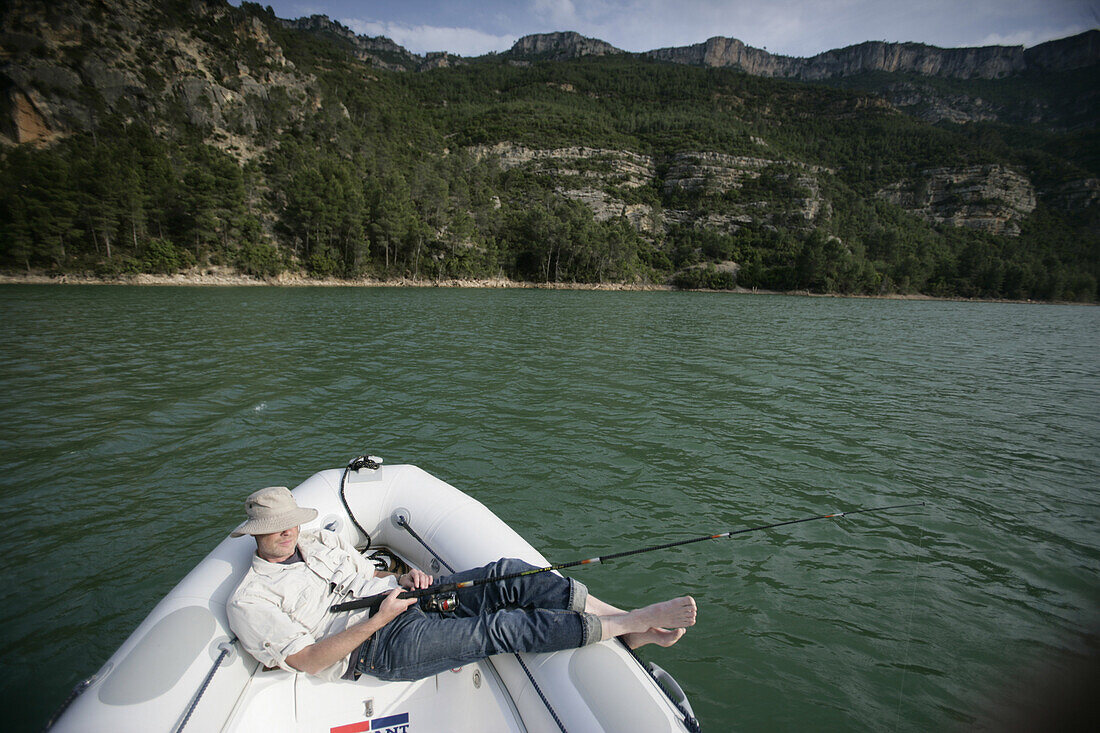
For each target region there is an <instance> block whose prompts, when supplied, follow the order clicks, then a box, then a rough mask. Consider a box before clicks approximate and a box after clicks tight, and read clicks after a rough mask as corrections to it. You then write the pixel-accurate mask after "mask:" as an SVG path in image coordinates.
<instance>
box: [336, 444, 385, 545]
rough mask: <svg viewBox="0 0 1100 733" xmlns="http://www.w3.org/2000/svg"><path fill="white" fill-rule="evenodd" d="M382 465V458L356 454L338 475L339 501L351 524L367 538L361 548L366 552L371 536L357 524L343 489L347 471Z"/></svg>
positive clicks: (376, 467) (346, 479) (373, 468)
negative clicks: (342, 473)
mask: <svg viewBox="0 0 1100 733" xmlns="http://www.w3.org/2000/svg"><path fill="white" fill-rule="evenodd" d="M381 467H382V459H381V458H376V457H374V456H357V457H355V458H352V459H351V460H350V461H348V465H347V466H346V467H345V468H344V475H343V476H341V477H340V501H341V502H343V504H344V511H346V512H347V513H348V517H350V518H351V522H352V524H354V525H355V526H356V527H357V528H358V529H359V531H360V532H362V533H363V536H364V537H366V538H367V546H366V547H364V548H363V551H364V552H366V551H367V550H369V549H370V543H371V538H370V534H369V533H368V532H367V530H365V529H363V525H361V524H359V520H358V519H356V518H355V513H354V512H353V511H352V510H351V507H350V506H348V498H347V497H346V496H345V495H344V490H345V489H346V488H347V486H348V473H349V472H351V471H358V470H359V469H360V468H367V469H370V470H371V471H376V470H378V469H379V468H381Z"/></svg>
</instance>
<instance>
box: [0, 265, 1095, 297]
mask: <svg viewBox="0 0 1100 733" xmlns="http://www.w3.org/2000/svg"><path fill="white" fill-rule="evenodd" d="M0 285H148V286H176V287H340V288H469V289H483V290H495V289H514V290H595V291H609V292H696V293H732V294H737V295H793V296H803V297H810V298H858V299H866V300H916V301H934V302H949V303H1017V304H1023V305H1092V306H1095V305H1100V304H1098V303H1079V302H1073V301H1056V300H1053V301H1052V300H1011V299H1005V298H964V297H946V296H934V295H923V294H919V293H918V294H903V293H890V294H886V295H867V294H858V293H847V294H846V293H811V292H809V291H808V290H788V291H784V290H762V289H750V288H734V289H732V290H693V289H682V288H674V287H672V286H671V285H658V284H655V283H561V282H553V283H551V282H530V281H523V280H512V279H510V278H506V277H501V278H446V279H442V280H413V279H411V278H395V279H392V280H380V279H377V278H369V277H365V278H359V279H355V280H347V279H342V278H323V279H317V278H312V277H307V276H305V275H300V274H292V273H287V272H283V273H280V274H279V275H277V276H275V277H268V278H263V277H253V276H251V275H243V274H241V273H238V272H235V271H232V270H231V269H230V268H224V269H223V268H216V269H213V270H211V269H210V268H208V269H207V271H205V272H197V271H192V272H186V273H175V274H172V275H155V274H151V273H140V274H137V275H127V276H119V277H98V276H94V275H73V274H62V275H49V274H46V273H43V272H38V273H34V272H32V273H12V272H0Z"/></svg>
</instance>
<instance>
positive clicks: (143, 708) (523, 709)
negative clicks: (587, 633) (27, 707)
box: [51, 457, 699, 733]
mask: <svg viewBox="0 0 1100 733" xmlns="http://www.w3.org/2000/svg"><path fill="white" fill-rule="evenodd" d="M293 493H294V495H295V498H296V499H297V501H298V504H299V505H300V506H305V507H313V508H316V509H317V510H318V511H319V514H318V517H317V519H315V520H314V521H312V522H310V523H309V524H306V525H303V527H304V528H315V527H324V528H326V529H329V530H332V531H334V532H338V533H339V534H341V535H342V536H343V537H344V538H345V539H347V540H348V541H349V542H351V543H352V544H354V545H355V546H356V547H358V548H364V547H366V546H367V545H369V550H367V552H368V553H373V552H375V551H377V550H378V549H379V548H383V551H382V553H380V554H379V555H376V556H375V557H376V558H382V559H378V560H376V561H377V562H386V563H390V564H393V563H398V564H406V565H408V566H409V567H419V568H421V569H423V570H424V571H425V572H428V573H430V574H432V575H435V576H438V575H440V574H446V573H448V572H450V571H449V570H448V568H453V569H454V570H463V569H467V568H472V567H477V566H480V565H484V564H485V563H487V562H491V561H493V560H496V559H498V558H501V557H518V558H520V559H523V560H526V561H527V562H529V563H532V564H535V565H538V566H546V565H549V563H548V562H547V560H546V558H544V557H543V556H542V555H541V554H540V553H539V552H538V551H537V550H536V549H535V548H533V547H532V546H531V545H530V544H528V543H527V541H526V540H524V539H523V538H522V537H521V536H520V535H519V534H517V533H516V532H515V531H514V530H512V528H511V527H509V526H508V525H507V524H505V523H504V522H503V521H501V520H500V519H499V518H498V517H497V516H496V515H495V514H493V513H492V512H491V511H490V510H489V509H487V508H486V507H485V506H484V505H482V504H481V503H480V502H478V501H476V500H475V499H473V498H471V497H469V496H467V495H466V494H464V493H462V492H461V491H459V490H457V489H455V488H454V487H452V486H450V485H449V484H447V483H445V482H443V481H440V480H439V479H437V478H435V477H433V476H431V475H430V474H428V473H426V472H425V471H423V470H421V469H419V468H417V467H415V466H411V465H400V466H382V465H381V461H380V460H379V459H368V458H364V457H361V458H359V459H357V460H356V461H353V462H352V463H351V464H349V466H348V467H347V468H346V469H331V470H326V471H322V472H320V473H317V474H315V475H314V476H312V477H310V478H309V479H308V480H306V481H305V482H304V483H302V484H301V485H300V486H298V487H297V488H296V489H294V492H293ZM368 536H369V541H368ZM254 551H255V543H254V542H253V540H252V538H251V537H247V536H246V537H239V538H233V537H227V538H226V539H225V540H223V541H222V542H221V543H220V544H219V545H218V546H217V547H215V548H214V550H213V551H212V552H211V553H210V554H209V555H207V556H206V558H205V559H204V560H203V561H202V562H200V563H199V564H198V566H196V567H195V568H194V569H193V570H192V571H191V572H190V573H189V574H188V575H187V576H186V577H185V578H184V579H183V580H182V581H180V583H179V584H178V585H177V586H176V587H175V588H174V589H172V591H171V592H169V593H168V595H167V596H166V597H165V598H164V599H163V600H161V602H160V603H159V604H157V606H156V607H155V608H154V609H153V611H152V613H150V614H149V616H148V618H146V619H145V620H144V621H143V622H142V623H141V625H140V626H138V628H137V629H136V630H135V631H134V633H133V634H131V635H130V637H129V638H128V639H127V640H126V641H125V642H124V643H123V644H122V646H121V647H119V649H118V650H117V651H116V652H115V653H114V655H112V656H111V658H110V659H109V660H107V662H106V663H105V664H104V665H103V667H102V668H101V669H100V670H99V671H98V672H97V673H96V674H95V675H93V676H92V677H90V678H89V679H87V680H85V681H84V682H82V683H81V684H80V685H78V687H77V689H76V690H74V694H73V696H71V697H70V701H69V703H68V704H67V706H66V707H65V708H64V709H63V711H62V712H61V713H60V714H59V715H57V716H55V720H54V721H53V725H52V727H51V730H52V731H54V732H55V733H69V732H70V731H79V732H80V733H87V732H88V731H111V732H112V733H114V732H118V731H142V732H143V733H149V732H150V731H166V732H167V731H172V732H173V733H176V732H178V731H183V730H188V731H196V732H199V731H203V732H205V731H226V732H232V731H302V732H305V731H310V732H324V733H359V732H361V731H367V732H371V733H373V732H375V731H381V732H384V733H417V732H418V731H422V732H423V733H429V732H430V731H448V732H451V731H454V732H463V731H470V732H471V733H472V732H473V731H477V733H490V732H492V731H507V732H516V733H521V732H523V731H527V732H528V733H542V732H544V731H545V732H547V733H558V732H560V731H569V732H571V733H594V732H598V731H606V732H607V733H621V732H626V731H631V732H636V731H697V730H698V729H699V727H698V723H697V722H696V720H695V717H694V714H693V713H692V711H691V707H690V705H689V703H688V702H687V699H686V696H685V695H684V693H683V691H682V690H681V689H680V687H679V685H677V684H676V682H675V680H673V679H672V678H671V677H670V676H669V675H668V674H667V673H665V672H664V671H663V670H661V669H660V668H658V667H656V666H655V665H652V664H650V665H644V664H643V663H642V662H641V661H640V660H639V659H638V657H637V656H635V655H634V654H633V653H632V652H631V651H630V650H629V649H627V648H626V646H625V645H624V644H622V643H621V642H620V641H618V640H609V641H604V642H601V643H599V644H593V645H590V646H586V647H583V648H581V649H575V650H569V651H561V652H554V653H552V654H502V655H498V656H494V657H490V658H488V659H484V660H482V661H480V662H477V663H475V664H469V665H466V666H464V667H460V668H458V669H453V670H450V671H448V672H443V673H440V674H437V675H435V676H434V677H429V678H426V679H422V680H417V681H415V682H384V681H381V680H377V679H373V678H370V677H368V676H365V675H364V676H362V677H360V678H359V679H358V680H357V681H355V682H351V681H340V682H322V681H317V680H315V679H313V678H311V677H309V676H308V675H305V674H293V673H291V672H287V671H285V670H282V669H269V668H265V667H263V666H262V665H261V664H260V663H259V662H258V661H256V660H255V659H254V658H252V657H251V656H250V655H249V654H248V653H247V652H245V651H244V650H243V649H241V648H240V646H239V644H238V643H237V641H236V639H235V638H234V636H233V633H232V632H231V631H230V629H229V626H228V624H227V620H226V611H225V603H226V600H227V599H228V598H229V596H230V595H231V594H232V592H233V590H234V589H235V588H236V587H237V584H238V583H239V582H240V581H241V579H242V578H243V577H244V574H245V572H246V571H247V570H248V567H249V566H250V563H251V558H252V554H253V552H254ZM391 566H392V565H391Z"/></svg>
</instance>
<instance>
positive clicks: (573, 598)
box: [568, 578, 588, 613]
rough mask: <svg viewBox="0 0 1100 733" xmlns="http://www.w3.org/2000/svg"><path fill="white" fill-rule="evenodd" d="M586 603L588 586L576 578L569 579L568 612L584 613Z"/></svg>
mask: <svg viewBox="0 0 1100 733" xmlns="http://www.w3.org/2000/svg"><path fill="white" fill-rule="evenodd" d="M587 601H588V586H586V585H585V584H584V583H582V582H580V581H579V580H577V579H576V578H569V606H568V608H569V610H570V611H576V612H577V613H584V606H585V604H586V603H587Z"/></svg>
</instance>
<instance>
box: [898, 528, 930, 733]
mask: <svg viewBox="0 0 1100 733" xmlns="http://www.w3.org/2000/svg"><path fill="white" fill-rule="evenodd" d="M917 529H918V530H920V540H919V541H918V543H917V573H916V575H917V577H916V578H915V579H914V581H913V582H912V583H910V585H912V589H911V590H910V594H909V620H908V621H906V623H905V659H904V661H902V666H901V682H900V683H899V684H898V714H897V718H896V720H895V721H894V730H895V731H897V729H898V728H899V727H900V726H901V704H902V702H903V701H904V700H905V678H906V677H907V676H908V675H909V647H910V642H911V641H912V640H913V611H914V609H915V608H916V606H917V603H916V601H917V585H918V583H917V581H919V580H920V560H921V556H922V555H924V525H923V524H921V523H918V524H917Z"/></svg>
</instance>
